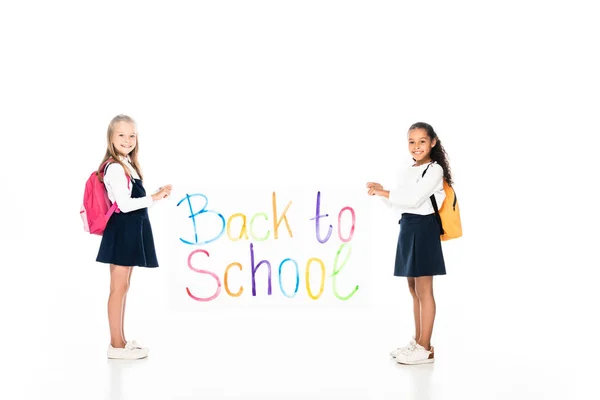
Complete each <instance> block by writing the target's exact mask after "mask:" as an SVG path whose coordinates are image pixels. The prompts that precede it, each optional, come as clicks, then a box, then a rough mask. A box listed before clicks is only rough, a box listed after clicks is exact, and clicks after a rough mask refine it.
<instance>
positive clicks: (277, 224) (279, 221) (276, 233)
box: [273, 192, 294, 239]
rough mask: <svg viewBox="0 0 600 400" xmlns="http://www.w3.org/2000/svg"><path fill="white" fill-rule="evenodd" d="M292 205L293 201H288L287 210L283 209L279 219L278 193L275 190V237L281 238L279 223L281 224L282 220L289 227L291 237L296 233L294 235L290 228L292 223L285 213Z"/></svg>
mask: <svg viewBox="0 0 600 400" xmlns="http://www.w3.org/2000/svg"><path fill="white" fill-rule="evenodd" d="M291 205H292V202H291V201H290V202H288V204H287V206H285V210H283V213H282V214H281V216H280V217H279V219H277V195H276V194H275V192H273V233H274V235H275V239H278V238H279V231H278V230H277V229H278V228H279V225H281V222H282V221H285V227H286V228H287V231H288V234H289V235H290V237H291V238H292V237H294V235H292V230H291V229H290V224H289V222H288V219H287V216H286V215H285V213H286V212H287V210H288V209H289V208H290V206H291Z"/></svg>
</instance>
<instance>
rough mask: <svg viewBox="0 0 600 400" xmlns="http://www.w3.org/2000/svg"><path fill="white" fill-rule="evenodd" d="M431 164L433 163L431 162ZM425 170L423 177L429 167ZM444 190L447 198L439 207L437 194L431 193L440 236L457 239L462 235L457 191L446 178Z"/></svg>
mask: <svg viewBox="0 0 600 400" xmlns="http://www.w3.org/2000/svg"><path fill="white" fill-rule="evenodd" d="M429 165H431V164H429ZM429 165H428V166H427V168H425V171H423V174H422V175H421V177H423V176H425V172H427V169H428V168H429ZM444 192H445V193H446V198H445V199H444V202H443V203H442V207H441V208H439V209H438V206H437V202H436V201H435V196H434V195H431V197H430V199H431V204H433V209H434V211H435V217H436V219H437V221H438V224H439V225H440V238H441V240H442V241H446V240H450V239H456V238H459V237H461V236H462V224H461V222H460V208H459V207H458V199H457V197H456V193H455V192H454V189H453V188H452V186H450V185H449V184H448V182H446V180H445V179H444Z"/></svg>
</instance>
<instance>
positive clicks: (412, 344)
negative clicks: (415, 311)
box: [390, 336, 417, 358]
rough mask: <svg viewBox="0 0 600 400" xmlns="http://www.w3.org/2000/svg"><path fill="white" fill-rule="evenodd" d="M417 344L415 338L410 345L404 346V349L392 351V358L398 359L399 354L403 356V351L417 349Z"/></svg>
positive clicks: (399, 348)
mask: <svg viewBox="0 0 600 400" xmlns="http://www.w3.org/2000/svg"><path fill="white" fill-rule="evenodd" d="M416 344H417V341H416V340H415V337H414V336H413V337H412V339H410V342H409V343H408V345H406V346H404V347H398V348H397V349H396V350H392V351H390V356H392V357H393V358H396V357H398V354H401V353H402V352H403V351H405V350H407V349H410V348H413V347H415V345H416Z"/></svg>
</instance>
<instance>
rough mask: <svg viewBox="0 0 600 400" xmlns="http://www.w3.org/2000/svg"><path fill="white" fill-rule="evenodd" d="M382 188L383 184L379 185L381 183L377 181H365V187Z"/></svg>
mask: <svg viewBox="0 0 600 400" xmlns="http://www.w3.org/2000/svg"><path fill="white" fill-rule="evenodd" d="M371 188H373V189H383V186H381V183H377V182H367V189H371Z"/></svg>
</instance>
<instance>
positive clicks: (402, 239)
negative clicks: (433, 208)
mask: <svg viewBox="0 0 600 400" xmlns="http://www.w3.org/2000/svg"><path fill="white" fill-rule="evenodd" d="M445 274H446V265H445V263H444V255H443V253H442V241H441V239H440V226H439V225H438V222H437V221H436V219H435V214H429V215H419V214H408V213H405V214H402V218H401V219H400V233H399V235H398V245H397V248H396V265H395V268H394V275H395V276H406V277H415V278H416V277H420V276H433V275H445Z"/></svg>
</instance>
